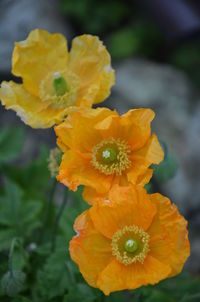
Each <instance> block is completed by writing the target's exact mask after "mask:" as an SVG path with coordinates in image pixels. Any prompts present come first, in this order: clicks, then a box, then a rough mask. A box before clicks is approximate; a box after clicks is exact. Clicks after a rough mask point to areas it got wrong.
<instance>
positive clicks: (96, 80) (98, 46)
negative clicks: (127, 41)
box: [69, 35, 115, 105]
mask: <svg viewBox="0 0 200 302" xmlns="http://www.w3.org/2000/svg"><path fill="white" fill-rule="evenodd" d="M69 67H70V69H71V70H72V71H73V72H74V73H75V74H77V75H78V76H79V78H80V82H81V86H80V89H79V92H78V98H77V99H78V100H77V101H76V105H80V104H81V102H82V101H83V100H91V103H99V102H102V101H104V100H105V99H106V98H107V97H108V96H109V94H110V89H111V87H112V86H113V84H114V80H115V77H114V70H113V69H112V68H111V62H110V55H109V53H108V52H107V50H106V48H105V46H104V45H103V43H102V42H101V41H100V40H99V38H98V37H96V36H91V35H82V36H79V37H76V38H75V39H74V40H73V41H72V48H71V51H70V54H69Z"/></svg>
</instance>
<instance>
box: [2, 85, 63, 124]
mask: <svg viewBox="0 0 200 302" xmlns="http://www.w3.org/2000/svg"><path fill="white" fill-rule="evenodd" d="M0 99H1V102H2V104H3V105H4V106H5V107H6V109H12V110H14V111H15V112H16V113H17V115H18V116H19V117H20V118H21V120H22V121H23V122H24V123H25V124H27V125H29V126H31V127H32V128H49V127H51V126H52V125H54V124H55V123H58V122H61V121H62V119H63V117H64V115H65V111H63V110H59V109H55V108H52V107H51V106H50V105H49V104H48V103H43V102H41V101H40V99H39V98H37V97H35V96H33V95H31V94H30V93H29V92H28V91H27V90H26V89H24V87H23V85H21V84H16V83H14V82H12V81H10V82H2V84H1V88H0Z"/></svg>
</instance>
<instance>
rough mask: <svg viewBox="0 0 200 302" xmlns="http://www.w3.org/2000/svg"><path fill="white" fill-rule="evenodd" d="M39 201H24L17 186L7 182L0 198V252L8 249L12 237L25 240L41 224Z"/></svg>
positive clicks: (40, 205) (40, 204)
mask: <svg viewBox="0 0 200 302" xmlns="http://www.w3.org/2000/svg"><path fill="white" fill-rule="evenodd" d="M41 209H42V203H41V202H40V201H31V200H24V198H23V192H22V190H21V189H20V188H19V186H18V185H16V184H15V183H13V182H11V181H7V185H6V191H5V194H4V196H1V198H0V250H4V249H8V248H9V246H10V244H11V240H12V239H13V238H14V237H20V238H24V239H25V238H27V237H29V236H30V235H31V234H32V232H33V230H34V229H36V228H37V227H38V226H40V224H41V220H40V213H41Z"/></svg>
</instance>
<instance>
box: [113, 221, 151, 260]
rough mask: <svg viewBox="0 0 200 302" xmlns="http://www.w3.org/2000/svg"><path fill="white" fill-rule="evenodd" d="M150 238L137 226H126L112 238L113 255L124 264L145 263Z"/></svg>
mask: <svg viewBox="0 0 200 302" xmlns="http://www.w3.org/2000/svg"><path fill="white" fill-rule="evenodd" d="M149 239H150V236H149V234H148V233H146V232H145V231H144V230H143V229H142V228H139V227H138V226H136V225H131V226H125V227H124V228H123V229H121V230H119V231H117V232H116V233H115V234H114V235H113V238H112V244H111V245H112V254H113V256H115V257H116V259H117V260H118V261H119V262H120V263H122V264H124V265H129V264H132V263H136V262H140V263H143V262H144V260H145V258H146V256H147V254H148V252H149Z"/></svg>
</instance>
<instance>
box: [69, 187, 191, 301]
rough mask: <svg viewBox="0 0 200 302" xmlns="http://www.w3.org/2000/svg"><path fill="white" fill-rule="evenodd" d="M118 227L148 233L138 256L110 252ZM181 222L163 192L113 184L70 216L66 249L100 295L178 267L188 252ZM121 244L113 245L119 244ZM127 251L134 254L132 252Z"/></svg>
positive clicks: (167, 273)
mask: <svg viewBox="0 0 200 302" xmlns="http://www.w3.org/2000/svg"><path fill="white" fill-rule="evenodd" d="M124 227H125V228H127V229H129V228H131V227H132V228H133V227H134V228H139V229H140V230H142V232H144V233H145V234H148V235H147V236H148V240H149V243H148V244H149V248H148V250H147V251H146V252H145V257H144V261H142V262H141V261H135V262H133V263H131V264H127V262H125V263H123V261H122V262H121V261H119V260H118V259H117V257H116V256H115V253H113V246H112V242H113V237H114V236H115V234H116V233H118V232H120V230H123V228H124ZM186 227H187V223H186V221H185V219H184V218H183V217H182V216H181V215H180V214H179V213H178V210H177V208H176V207H175V206H173V205H172V204H171V202H170V201H169V199H167V198H166V197H164V196H162V195H160V194H152V195H147V193H146V191H145V190H144V189H142V188H141V187H139V186H137V187H136V188H134V186H129V187H120V186H118V185H116V186H114V187H113V188H112V190H111V191H110V193H109V199H106V200H101V201H99V202H96V203H95V204H94V205H93V207H92V208H91V209H89V210H87V211H85V212H84V213H83V214H81V215H80V216H79V217H78V218H77V219H76V222H75V225H74V229H75V230H76V232H77V235H76V236H75V237H73V239H72V241H71V242H70V255H71V257H72V259H73V260H74V261H75V262H76V263H77V264H78V266H79V269H80V271H81V273H82V275H83V277H84V278H85V279H86V280H87V282H88V283H89V284H90V285H91V286H94V287H97V288H100V289H101V290H102V291H103V292H104V293H105V294H106V295H108V294H110V292H113V291H118V290H123V289H135V288H138V287H140V286H142V285H147V284H155V283H157V282H159V281H160V280H162V279H165V278H168V277H171V276H174V275H176V274H178V273H179V272H180V271H181V270H182V267H183V265H184V263H185V261H186V260H187V258H188V256H189V254H190V247H189V241H188V232H187V228H186ZM130 234H131V233H130V232H129V235H128V236H130ZM131 236H132V235H131ZM133 237H134V234H133ZM128 238H129V237H128ZM137 239H138V237H137ZM122 248H123V246H121V245H119V250H120V249H122ZM136 252H137V251H136ZM136 252H135V253H136ZM129 256H132V257H133V258H134V256H135V254H134V253H133V254H131V253H129V254H128V257H129ZM126 257H127V255H126ZM125 260H126V258H125Z"/></svg>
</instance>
